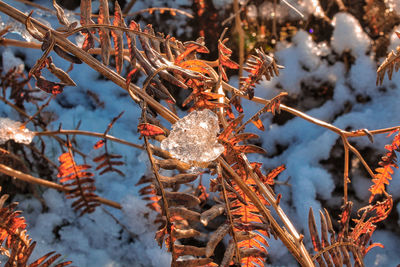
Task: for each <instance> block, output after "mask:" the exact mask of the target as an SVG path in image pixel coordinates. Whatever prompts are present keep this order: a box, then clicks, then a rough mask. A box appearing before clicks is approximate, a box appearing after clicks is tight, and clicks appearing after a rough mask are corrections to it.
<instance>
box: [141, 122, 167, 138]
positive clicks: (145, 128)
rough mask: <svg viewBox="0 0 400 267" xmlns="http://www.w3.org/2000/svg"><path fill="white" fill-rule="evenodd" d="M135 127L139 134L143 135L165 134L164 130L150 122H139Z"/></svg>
mask: <svg viewBox="0 0 400 267" xmlns="http://www.w3.org/2000/svg"><path fill="white" fill-rule="evenodd" d="M137 128H138V132H139V133H140V135H143V136H156V135H165V131H164V130H163V129H162V128H161V127H158V126H156V125H153V124H150V123H140V124H139V125H138V127H137Z"/></svg>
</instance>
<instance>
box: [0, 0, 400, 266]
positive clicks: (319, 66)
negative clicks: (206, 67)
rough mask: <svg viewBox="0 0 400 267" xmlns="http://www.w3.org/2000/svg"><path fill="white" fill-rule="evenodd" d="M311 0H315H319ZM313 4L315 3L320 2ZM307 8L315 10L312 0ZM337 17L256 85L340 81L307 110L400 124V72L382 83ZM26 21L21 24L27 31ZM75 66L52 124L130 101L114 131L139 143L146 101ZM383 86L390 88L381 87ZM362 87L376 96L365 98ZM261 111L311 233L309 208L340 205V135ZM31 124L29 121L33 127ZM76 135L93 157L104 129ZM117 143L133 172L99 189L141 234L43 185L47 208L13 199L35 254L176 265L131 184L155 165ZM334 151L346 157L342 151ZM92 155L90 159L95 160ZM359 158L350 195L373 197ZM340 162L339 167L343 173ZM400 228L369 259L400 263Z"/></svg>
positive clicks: (105, 116) (267, 93)
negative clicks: (327, 31) (349, 61)
mask: <svg viewBox="0 0 400 267" xmlns="http://www.w3.org/2000/svg"><path fill="white" fill-rule="evenodd" d="M6 2H9V3H10V4H12V5H13V6H15V7H17V8H19V9H21V10H24V11H28V10H30V9H31V8H30V7H28V6H25V5H23V4H20V3H16V2H14V1H6ZM37 2H38V3H40V4H43V5H47V4H48V1H45V0H42V1H37ZM143 2H146V1H140V4H139V5H138V6H137V8H139V7H140V8H145V7H147V6H146V5H145V4H143ZM188 2H190V1H188ZM217 2H218V1H217ZM220 2H223V3H225V2H227V1H220ZM305 2H310V3H314V1H305ZM388 2H390V1H388ZM395 2H396V1H391V2H390V3H391V4H393V8H394V9H398V8H399V7H398V4H396V3H395ZM138 3H139V2H138ZM308 6H311V4H310V5H308ZM314 8H318V6H315V7H314ZM302 11H303V12H305V11H307V12H314V11H313V10H308V9H307V10H306V9H303V10H302ZM1 19H2V21H3V23H5V24H7V23H10V22H9V21H8V19H7V18H6V17H5V16H4V15H3V14H1ZM43 19H47V20H49V21H50V22H51V23H52V25H53V26H54V25H56V24H53V23H55V21H56V20H55V19H54V17H51V16H49V17H44V18H43ZM333 23H334V32H333V37H332V40H331V42H330V44H331V46H329V45H327V44H326V43H315V42H314V41H313V40H312V38H311V36H310V34H309V33H307V32H305V31H302V30H300V31H298V32H297V34H296V35H295V36H294V38H293V42H291V43H286V42H282V43H279V44H278V46H277V52H276V53H275V56H276V58H277V61H278V64H280V65H283V66H285V69H284V70H282V71H281V75H280V76H279V77H276V78H273V79H272V80H271V81H268V82H267V81H265V82H262V83H261V84H260V85H259V86H257V88H256V95H257V96H260V97H265V98H272V97H273V96H275V95H277V94H278V93H279V92H281V90H282V89H278V87H279V88H283V90H284V91H286V92H288V93H289V95H290V96H292V97H296V96H297V95H299V94H301V93H302V89H301V83H302V82H304V81H307V82H310V83H313V86H315V87H318V86H319V85H321V84H323V83H328V84H331V85H332V86H333V88H334V89H333V96H332V98H331V99H330V100H328V101H326V102H324V103H323V104H322V105H320V106H317V107H315V108H312V109H310V110H307V111H306V113H307V114H309V115H311V116H314V117H316V118H319V119H322V120H324V121H327V122H330V123H332V124H334V125H335V126H338V127H340V128H342V129H347V128H351V129H354V130H356V129H362V128H368V129H370V130H372V129H378V128H385V127H390V126H395V125H400V120H399V119H398V117H397V116H396V114H398V112H399V111H400V106H399V105H398V104H397V102H398V101H397V100H398V99H399V97H400V92H399V88H398V87H399V85H400V74H394V76H393V80H392V81H389V80H388V79H387V78H386V77H385V81H384V83H383V85H382V86H381V87H379V88H378V87H376V86H375V79H376V69H377V63H376V62H375V61H374V59H373V52H371V40H370V39H369V37H368V36H367V35H366V34H365V33H364V32H363V31H362V29H361V27H360V25H359V24H358V22H357V20H356V19H355V18H354V17H353V16H351V15H349V14H346V13H338V14H336V16H335V18H334V20H333ZM154 28H155V29H156V30H157V25H154ZM22 29H23V28H21V29H20V30H16V31H19V32H21V33H22V32H23V30H22ZM7 37H10V38H20V37H19V36H18V35H17V34H14V35H11V34H10V35H9V36H7ZM398 44H400V42H399V41H398V38H397V37H396V36H395V34H394V32H393V34H392V38H391V45H390V49H394V48H395V47H396V46H397V45H398ZM0 51H1V53H2V55H3V66H4V67H5V68H9V67H10V65H16V66H19V65H20V64H21V60H18V59H14V60H13V55H14V54H16V53H17V52H18V51H20V52H22V53H23V54H25V55H26V58H25V59H24V61H23V62H24V63H25V64H26V65H27V66H28V67H32V66H33V65H34V63H35V61H36V60H37V59H38V58H39V57H40V56H41V53H42V52H41V51H39V50H33V49H30V50H26V49H22V48H4V47H1V48H0ZM344 51H350V53H351V55H352V56H353V57H354V58H355V63H354V64H353V65H352V66H351V68H350V70H349V71H348V72H346V66H345V64H344V63H343V62H342V61H332V60H331V58H332V57H334V53H335V54H338V55H340V54H341V53H343V52H344ZM6 56H7V57H8V60H7V61H5V60H4V58H5V57H6ZM53 60H54V62H55V64H56V65H57V66H58V67H60V68H62V69H67V68H68V67H69V63H67V62H66V61H64V60H62V59H60V58H59V57H57V56H56V55H53ZM381 61H382V60H381ZM381 61H380V62H381ZM70 76H71V78H72V79H73V80H74V81H76V83H77V84H78V86H77V87H67V88H66V89H65V90H64V93H63V94H61V95H58V96H57V98H56V100H55V101H52V102H51V103H50V105H49V107H47V108H46V110H49V111H52V112H54V113H55V114H57V116H58V118H57V119H56V121H54V122H53V123H52V124H51V125H52V127H53V128H52V130H56V129H57V127H58V125H59V124H60V123H62V127H63V129H74V128H75V127H76V125H77V124H78V122H79V121H80V120H81V121H82V123H81V127H80V129H81V130H88V131H94V132H100V133H102V132H103V131H104V130H105V129H106V127H107V125H108V123H109V122H110V121H111V119H112V118H113V117H115V116H116V115H118V114H119V113H120V112H121V111H125V113H124V115H123V116H122V117H121V118H120V119H119V120H118V121H117V122H116V124H115V125H114V127H113V128H112V130H111V132H110V134H112V135H114V136H116V137H119V138H122V139H126V140H128V141H130V142H134V143H138V144H141V142H142V141H141V140H139V139H138V134H137V130H136V127H137V124H138V119H139V117H140V109H139V107H138V106H137V105H136V104H135V103H133V102H132V100H131V98H130V97H129V96H128V95H127V93H126V92H125V91H124V90H122V89H121V88H118V87H117V86H116V85H114V84H113V83H112V82H110V81H105V80H103V79H99V75H98V73H97V72H96V71H94V70H92V69H90V68H89V67H88V66H86V65H84V64H82V65H79V66H78V65H75V66H74V69H73V70H72V71H71V72H70ZM231 83H232V84H237V78H233V79H232V80H231ZM278 85H279V86H278ZM380 88H385V89H386V90H380ZM87 90H90V91H93V92H95V93H96V94H97V95H98V96H99V98H100V101H103V102H104V103H105V106H104V108H99V107H97V108H93V103H91V100H90V99H89V98H88V97H87V94H86V91H87ZM43 94H44V93H43ZM357 96H362V97H364V98H369V99H370V100H369V101H365V102H364V101H358V100H357ZM348 106H351V109H350V110H348V109H346V108H345V107H348ZM0 107H1V108H0V117H8V118H10V119H13V120H18V119H19V117H18V114H17V113H16V112H15V111H13V110H12V109H11V108H10V107H9V106H6V105H4V104H0ZM30 108H31V110H28V112H29V111H30V112H29V114H33V113H34V110H35V109H34V107H33V106H32V107H30ZM260 108H262V107H261V106H256V105H254V104H253V103H250V102H246V101H244V109H245V112H247V114H249V116H251V114H254V113H255V112H256V111H257V110H258V109H260ZM277 116H279V115H277ZM263 120H264V124H265V126H266V130H265V132H259V131H258V130H257V129H255V128H254V127H253V128H251V127H252V126H249V130H252V131H255V132H256V133H257V134H259V135H260V137H261V139H262V144H263V147H264V148H265V149H266V150H267V151H268V153H269V155H274V156H270V157H267V158H263V157H261V156H256V157H254V158H256V159H257V160H258V161H261V162H263V163H264V165H265V166H266V167H268V168H273V167H276V166H278V165H280V164H285V165H286V167H287V170H286V171H285V172H283V173H282V175H281V176H280V177H279V179H280V180H281V181H286V180H287V179H288V178H290V179H289V183H290V184H291V186H290V187H289V186H277V187H276V188H277V191H278V193H281V194H282V195H283V198H282V200H281V204H282V206H283V208H284V210H285V211H286V212H287V214H288V215H289V217H290V218H291V219H292V221H293V222H294V223H295V225H296V227H297V228H298V230H299V231H300V232H303V233H304V234H305V236H306V240H305V242H306V243H309V242H308V241H309V234H308V230H307V229H308V227H307V216H306V215H307V214H308V209H309V207H312V208H313V209H314V211H318V210H320V209H321V208H323V207H324V206H323V205H330V206H333V207H336V208H337V206H338V205H339V203H340V201H341V199H340V196H339V195H338V194H334V191H335V188H336V187H337V185H338V184H340V183H341V180H342V176H341V175H338V176H336V175H334V174H333V173H331V172H329V171H328V170H327V165H326V164H323V163H322V162H324V161H325V160H327V159H328V158H330V157H331V156H332V154H333V152H334V151H333V148H334V145H335V144H336V142H337V141H338V139H339V138H338V136H337V135H335V134H334V133H332V132H330V131H328V130H326V129H324V128H321V127H318V126H315V125H312V124H310V123H309V122H307V121H304V120H302V119H300V118H294V119H291V120H289V121H288V122H286V123H285V124H283V125H278V124H276V123H273V122H272V116H270V115H266V116H264V117H263ZM30 126H31V125H30V124H28V128H30ZM30 129H31V130H34V129H32V128H30ZM46 140H48V144H47V150H48V151H47V156H48V157H49V158H51V159H52V160H53V161H56V160H57V157H58V156H59V155H60V154H61V150H60V148H59V146H58V145H57V144H56V143H55V142H54V141H53V140H52V139H50V138H49V139H46ZM36 141H37V140H36ZM77 141H78V148H79V149H80V150H82V151H85V152H87V153H88V154H89V157H90V159H93V158H94V157H96V153H98V152H97V151H94V150H93V145H94V143H95V142H96V141H97V139H95V138H93V137H85V136H79V137H77ZM339 141H340V140H339ZM352 141H353V142H354V144H355V146H356V147H357V148H358V149H360V150H362V149H364V148H367V147H371V148H374V149H377V150H378V151H380V152H381V153H384V149H383V147H384V145H385V144H386V143H389V142H391V139H390V138H385V137H384V136H376V138H375V142H374V143H371V142H370V141H369V140H368V139H367V138H366V137H362V138H355V139H353V140H352ZM34 142H35V140H34ZM339 143H340V142H339ZM277 144H279V145H280V146H282V147H287V149H285V150H284V151H283V152H282V153H281V154H277ZM110 147H111V149H112V150H113V151H115V152H118V154H121V155H123V160H124V161H125V162H126V164H125V165H124V166H123V167H122V170H123V172H124V173H125V174H126V176H125V177H120V176H119V175H116V174H115V173H109V174H105V175H102V176H97V177H96V187H97V190H98V191H97V192H98V194H99V195H100V196H102V197H104V198H108V199H111V200H114V201H117V202H120V203H121V204H122V206H123V210H122V211H119V210H113V209H111V208H108V207H104V208H103V209H106V210H107V211H108V212H110V213H112V214H113V216H115V217H116V218H118V220H120V221H121V223H123V224H124V225H126V226H127V227H128V229H129V230H130V232H132V233H133V234H134V235H133V236H132V235H130V234H129V233H128V232H127V231H125V230H124V229H122V228H121V226H120V225H119V224H117V223H116V222H115V220H114V219H113V218H112V217H110V215H109V214H108V213H106V212H105V211H104V210H103V209H102V208H99V209H97V210H96V212H94V213H92V214H87V215H85V216H82V217H79V216H78V215H77V214H76V213H75V212H74V211H73V210H72V208H70V201H68V200H66V199H65V197H64V196H63V194H61V193H59V192H57V191H54V190H52V189H46V190H44V192H43V198H44V200H45V201H46V203H47V205H48V206H49V209H48V210H46V211H42V210H41V209H42V208H41V204H40V202H39V201H38V200H37V199H35V198H33V197H26V196H18V197H17V199H15V200H17V201H19V202H20V204H19V209H21V210H23V215H24V217H25V218H26V219H27V222H28V232H29V235H30V237H32V238H33V239H34V240H36V241H37V242H38V245H37V246H36V249H35V251H34V255H33V256H32V259H35V258H37V257H39V256H41V255H44V254H45V253H47V252H48V251H52V250H56V251H57V252H58V253H61V254H62V255H64V256H65V257H66V258H67V259H68V260H72V261H73V264H74V265H76V266H169V264H170V255H169V254H168V253H167V252H166V251H165V249H159V248H158V245H157V243H156V241H155V240H154V233H155V230H156V228H157V226H156V225H154V224H153V223H152V222H153V220H154V216H155V214H154V213H153V212H151V211H150V210H149V209H148V208H147V207H145V204H146V203H145V202H144V201H143V200H141V199H140V197H139V196H138V190H139V188H138V187H135V186H134V185H135V184H136V182H137V181H138V180H139V178H140V177H141V176H142V175H143V174H145V173H146V172H147V171H148V170H147V164H148V163H147V156H146V155H145V154H143V152H142V151H140V150H135V149H134V148H131V147H127V146H123V145H120V144H116V143H111V145H110ZM337 157H338V158H339V160H342V158H343V155H339V156H337ZM77 161H78V163H79V162H80V159H79V157H77ZM89 163H90V162H89ZM91 163H92V164H93V162H91ZM352 163H353V165H354V166H356V167H358V168H354V169H353V170H352V172H351V174H350V178H351V179H352V183H351V184H350V186H351V188H352V189H351V190H354V193H355V196H351V197H353V198H354V199H350V200H352V201H355V202H357V203H360V204H362V205H365V204H366V203H367V201H368V187H369V186H370V184H371V183H370V179H369V178H368V177H367V176H366V175H365V173H364V172H362V171H360V169H362V166H361V165H360V164H359V163H358V162H356V161H353V162H352ZM372 167H376V166H372ZM341 171H342V170H339V173H340V172H341ZM294 189H295V190H294ZM388 191H389V193H390V194H392V195H393V199H394V203H398V200H399V199H400V174H399V172H395V174H394V175H393V180H392V181H391V184H390V186H389V189H388ZM395 205H396V204H395ZM396 209H397V210H396ZM395 213H397V214H398V213H400V204H397V207H395V209H394V210H393V212H392V215H391V220H392V221H393V218H395ZM334 219H337V218H334ZM317 221H319V220H317ZM399 223H400V222H399ZM398 226H399V225H397V227H398ZM398 234H399V233H398V232H397V233H395V232H389V231H388V230H378V231H376V233H375V234H374V235H373V237H372V240H373V241H374V242H381V243H382V244H384V245H385V248H384V249H381V248H375V249H373V250H372V251H371V252H369V254H368V255H367V258H366V261H365V262H366V264H367V266H396V265H397V264H398V263H400V254H399V253H398V247H399V245H400V236H399V235H398ZM269 243H270V248H269V249H268V251H269V253H270V256H271V259H272V262H273V264H275V265H279V266H282V265H284V266H295V262H294V260H293V257H292V256H290V255H289V254H288V252H287V250H286V249H285V248H284V247H283V245H282V244H281V243H280V242H279V241H276V240H270V241H269Z"/></svg>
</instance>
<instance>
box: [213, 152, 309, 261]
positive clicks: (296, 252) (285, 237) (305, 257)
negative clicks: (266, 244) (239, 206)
mask: <svg viewBox="0 0 400 267" xmlns="http://www.w3.org/2000/svg"><path fill="white" fill-rule="evenodd" d="M217 161H218V163H219V164H221V166H222V168H223V169H224V170H225V171H226V172H227V173H228V174H229V175H230V176H231V177H232V179H233V180H234V181H235V183H236V184H237V185H238V186H239V187H240V189H241V190H242V191H243V192H244V193H245V194H246V196H247V197H249V198H250V200H251V202H252V203H253V204H254V205H255V206H256V207H257V209H258V210H259V211H260V214H261V215H262V216H263V217H264V218H265V219H266V220H267V221H268V222H270V223H271V227H272V229H273V230H274V232H275V233H276V235H277V236H278V237H279V239H280V240H281V241H282V243H283V244H284V245H285V246H286V247H287V248H288V250H289V251H290V252H291V253H292V254H293V256H294V257H295V258H296V260H297V261H298V262H299V263H300V264H301V265H302V266H314V263H313V262H312V260H311V258H310V255H309V254H308V252H307V250H303V249H300V248H299V247H298V246H297V245H296V243H295V241H294V240H293V239H294V238H293V237H292V236H291V235H290V234H289V233H288V232H286V231H285V230H284V229H282V228H281V227H280V225H279V224H278V222H277V221H276V220H275V218H274V217H273V216H272V214H271V212H270V211H269V210H268V209H267V208H266V207H265V206H264V204H263V203H262V202H261V201H260V199H259V198H258V196H257V195H256V193H254V192H253V191H252V190H251V189H250V188H249V186H248V185H247V184H246V183H245V182H244V181H243V180H242V178H240V177H239V176H238V175H237V174H236V172H235V171H234V170H233V169H232V168H231V166H229V164H228V163H227V162H226V161H225V160H224V159H223V158H221V157H220V158H218V159H217Z"/></svg>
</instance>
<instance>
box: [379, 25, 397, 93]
mask: <svg viewBox="0 0 400 267" xmlns="http://www.w3.org/2000/svg"><path fill="white" fill-rule="evenodd" d="M396 34H397V37H399V38H400V33H399V32H396ZM399 68H400V46H398V47H397V48H396V51H393V50H392V51H391V52H390V53H389V54H388V55H387V56H386V58H385V60H384V61H383V63H382V64H381V65H380V66H379V68H378V70H377V71H376V72H377V77H376V85H381V84H382V83H383V79H384V78H385V73H387V75H388V78H389V80H391V79H392V75H393V71H396V72H397V71H398V70H399Z"/></svg>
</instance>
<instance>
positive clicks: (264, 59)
mask: <svg viewBox="0 0 400 267" xmlns="http://www.w3.org/2000/svg"><path fill="white" fill-rule="evenodd" d="M255 51H256V54H257V56H255V55H251V56H250V57H249V58H248V59H247V61H246V65H247V66H246V67H245V68H244V70H245V71H247V72H249V76H248V77H241V78H240V85H241V88H240V90H241V91H243V92H246V94H247V95H248V96H249V99H252V98H253V97H254V87H255V86H256V83H259V81H260V80H261V79H262V77H263V76H264V77H265V78H266V79H267V81H269V80H271V78H272V77H274V76H278V75H279V69H280V68H283V67H282V66H279V65H277V64H276V60H275V59H274V58H273V57H270V56H268V55H266V54H265V52H264V51H263V50H262V48H261V49H257V48H256V49H255Z"/></svg>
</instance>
